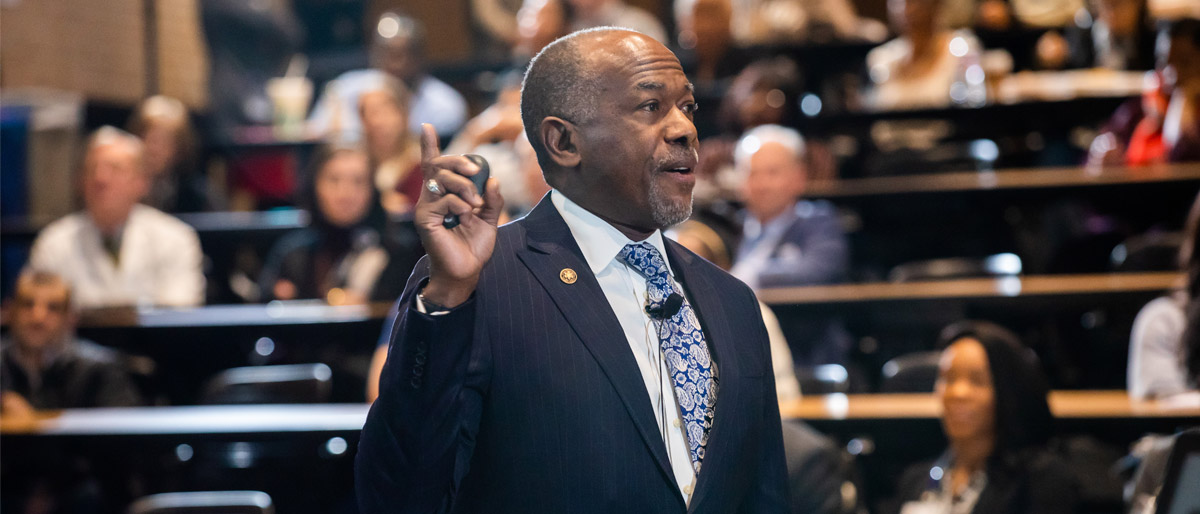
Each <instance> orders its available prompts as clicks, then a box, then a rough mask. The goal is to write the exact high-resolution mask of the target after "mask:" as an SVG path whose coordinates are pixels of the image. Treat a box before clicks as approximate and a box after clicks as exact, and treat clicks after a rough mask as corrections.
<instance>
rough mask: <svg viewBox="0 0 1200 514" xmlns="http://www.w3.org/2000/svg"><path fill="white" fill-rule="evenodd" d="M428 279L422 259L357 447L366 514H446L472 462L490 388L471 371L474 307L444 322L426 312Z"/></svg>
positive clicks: (469, 305) (445, 317) (470, 302)
mask: <svg viewBox="0 0 1200 514" xmlns="http://www.w3.org/2000/svg"><path fill="white" fill-rule="evenodd" d="M427 276H428V263H427V261H426V260H425V259H422V261H421V263H419V264H418V265H417V270H416V271H415V272H414V273H413V275H412V277H411V278H410V279H409V283H408V286H407V287H406V288H405V292H404V294H403V295H402V296H401V298H400V310H399V313H398V315H397V319H396V323H395V326H394V327H393V329H392V339H391V347H390V349H389V350H388V358H387V363H386V364H385V365H384V368H383V373H382V375H381V377H380V382H379V398H378V399H376V400H375V403H374V405H372V407H371V411H370V413H369V414H368V415H367V421H366V424H365V426H364V427H363V432H362V438H361V440H360V441H359V446H358V455H357V457H356V461H355V475H356V480H355V483H356V489H357V495H358V502H359V507H360V510H361V511H362V512H363V513H364V514H370V513H377V512H389V513H395V512H413V513H416V512H421V513H428V512H446V511H448V510H449V508H450V506H451V505H452V503H453V499H454V494H455V490H456V488H457V484H458V481H459V480H461V478H462V477H463V475H464V474H465V472H466V464H467V463H468V462H469V461H470V458H469V457H470V452H471V450H472V449H473V441H474V439H475V432H476V431H477V430H478V423H479V416H480V402H479V399H480V398H482V388H483V386H482V385H481V384H482V383H483V382H484V381H483V380H482V379H480V378H478V377H472V376H470V375H471V373H470V371H469V368H470V367H471V366H470V365H469V364H470V361H471V359H472V351H471V350H472V348H473V346H474V345H475V343H478V342H479V341H476V339H477V337H476V336H475V333H476V330H475V315H476V314H475V309H476V300H474V299H471V300H468V301H467V302H466V303H464V304H462V305H460V306H458V307H456V308H454V309H452V310H451V311H449V312H448V313H445V314H442V315H429V314H423V313H420V312H418V310H417V308H416V305H415V297H416V293H417V292H418V291H420V289H421V288H422V287H424V285H425V283H426V282H427ZM484 369H486V367H484Z"/></svg>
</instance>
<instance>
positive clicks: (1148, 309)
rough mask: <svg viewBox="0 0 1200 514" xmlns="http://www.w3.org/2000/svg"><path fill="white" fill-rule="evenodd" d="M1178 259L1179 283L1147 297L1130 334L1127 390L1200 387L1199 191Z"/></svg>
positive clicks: (1167, 392) (1137, 394)
mask: <svg viewBox="0 0 1200 514" xmlns="http://www.w3.org/2000/svg"><path fill="white" fill-rule="evenodd" d="M1185 230H1186V231H1187V233H1186V237H1185V238H1184V241H1183V244H1182V245H1181V246H1180V247H1179V264H1180V267H1181V268H1182V269H1183V272H1184V273H1185V275H1186V276H1187V282H1186V283H1185V284H1184V288H1183V289H1181V290H1179V291H1176V292H1174V293H1173V294H1171V295H1168V296H1162V297H1159V298H1157V299H1155V300H1152V301H1150V303H1148V304H1146V306H1145V307H1142V310H1141V311H1140V312H1138V315H1137V318H1135V319H1134V321H1133V333H1132V334H1131V335H1130V338H1129V371H1128V373H1127V374H1126V380H1127V381H1128V388H1129V396H1131V397H1133V398H1137V399H1147V398H1156V397H1163V396H1171V395H1175V394H1179V393H1184V392H1188V391H1196V390H1198V389H1200V383H1198V380H1200V301H1198V300H1197V299H1200V196H1197V197H1196V201H1195V203H1193V204H1192V209H1191V212H1189V213H1188V218H1187V226H1186V229H1185Z"/></svg>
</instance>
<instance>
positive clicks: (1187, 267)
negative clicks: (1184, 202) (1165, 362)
mask: <svg viewBox="0 0 1200 514" xmlns="http://www.w3.org/2000/svg"><path fill="white" fill-rule="evenodd" d="M1186 231H1187V232H1186V237H1185V238H1184V240H1183V244H1182V245H1180V247H1179V266H1180V268H1182V269H1183V272H1184V274H1185V275H1187V285H1186V286H1185V287H1186V289H1185V292H1186V293H1187V306H1186V307H1185V311H1184V312H1185V313H1186V317H1187V325H1186V326H1185V327H1184V329H1183V337H1182V338H1181V340H1180V345H1179V347H1180V348H1179V351H1180V353H1181V355H1180V358H1181V359H1182V360H1183V365H1184V368H1185V369H1186V370H1187V378H1188V382H1190V383H1191V385H1192V386H1197V385H1200V383H1198V382H1200V195H1197V196H1196V200H1195V201H1194V202H1193V203H1192V210H1191V212H1189V213H1188V219H1187V227H1186Z"/></svg>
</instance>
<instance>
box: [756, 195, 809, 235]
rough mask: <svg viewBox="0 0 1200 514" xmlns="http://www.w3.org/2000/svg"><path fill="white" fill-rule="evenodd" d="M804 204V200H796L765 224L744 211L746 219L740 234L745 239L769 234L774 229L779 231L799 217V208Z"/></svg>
mask: <svg viewBox="0 0 1200 514" xmlns="http://www.w3.org/2000/svg"><path fill="white" fill-rule="evenodd" d="M805 207H806V206H805V204H804V202H796V203H795V204H793V205H792V206H791V207H790V208H788V209H786V210H784V211H783V212H781V213H779V215H778V216H775V217H774V218H772V219H771V221H768V222H767V223H766V224H765V225H764V224H762V223H761V222H759V221H758V218H755V217H754V215H752V214H750V213H746V221H745V222H744V223H743V224H742V234H744V235H745V237H746V239H747V240H750V239H755V238H758V237H759V236H760V235H763V234H769V233H772V232H776V231H781V230H783V229H785V228H787V227H790V226H791V225H792V223H795V221H796V219H797V218H799V217H800V210H802V209H804V208H805Z"/></svg>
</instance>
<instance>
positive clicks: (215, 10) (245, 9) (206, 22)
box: [97, 0, 303, 142]
mask: <svg viewBox="0 0 1200 514" xmlns="http://www.w3.org/2000/svg"><path fill="white" fill-rule="evenodd" d="M196 8H197V9H199V11H200V18H201V21H202V22H203V29H204V34H203V35H204V38H203V39H204V41H205V42H206V43H208V58H209V64H210V66H209V68H208V95H209V99H208V104H209V110H208V120H209V124H208V128H209V134H210V138H211V139H210V140H212V141H220V142H228V141H232V140H233V138H234V135H235V134H236V133H237V132H238V130H237V129H239V128H241V127H245V126H248V125H270V124H271V122H272V116H273V108H272V105H271V100H270V98H268V96H267V90H266V87H267V81H268V80H270V79H271V78H273V77H278V76H281V75H283V73H284V70H285V69H286V68H287V66H288V62H289V61H290V60H291V59H292V56H293V55H294V54H295V53H296V52H297V51H298V50H299V49H300V44H301V40H302V39H303V30H302V29H301V27H300V22H299V20H297V19H296V16H295V14H294V13H293V12H292V9H291V3H290V2H247V1H245V0H205V1H203V2H198V3H197V6H196ZM97 44H99V43H97Z"/></svg>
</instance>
